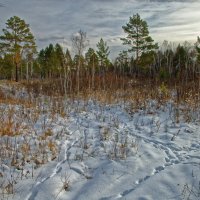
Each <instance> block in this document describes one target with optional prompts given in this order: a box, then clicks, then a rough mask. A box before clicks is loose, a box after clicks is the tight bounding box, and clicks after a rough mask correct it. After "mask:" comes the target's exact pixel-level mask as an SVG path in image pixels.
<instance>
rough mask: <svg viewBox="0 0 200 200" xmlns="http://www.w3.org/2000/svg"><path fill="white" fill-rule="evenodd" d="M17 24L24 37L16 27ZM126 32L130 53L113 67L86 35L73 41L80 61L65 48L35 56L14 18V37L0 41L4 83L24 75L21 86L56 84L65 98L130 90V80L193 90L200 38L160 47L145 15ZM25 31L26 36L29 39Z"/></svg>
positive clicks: (105, 49)
mask: <svg viewBox="0 0 200 200" xmlns="http://www.w3.org/2000/svg"><path fill="white" fill-rule="evenodd" d="M16 21H18V25H17V26H18V28H17V30H18V29H19V31H18V32H19V33H18V34H16V32H15V29H13V26H12V24H15V23H16ZM9 24H10V25H9ZM9 26H11V27H9ZM14 27H15V26H14ZM122 28H123V30H124V31H125V33H126V34H127V36H126V37H125V38H122V40H123V44H125V45H128V46H129V49H128V50H127V51H122V52H120V53H119V55H118V56H117V57H116V59H115V60H114V61H113V62H111V60H110V59H109V54H110V50H109V46H108V45H107V43H106V42H105V41H104V40H103V39H102V38H101V39H100V40H99V42H98V43H97V45H96V49H93V48H91V47H90V46H89V45H88V38H87V35H86V33H85V32H83V31H81V30H80V31H79V32H78V33H77V34H75V35H74V36H72V38H71V42H72V47H73V50H74V51H73V54H74V52H75V55H74V56H72V52H70V51H69V49H67V50H66V49H63V48H62V46H61V45H60V44H55V45H54V44H49V45H48V46H47V47H46V48H44V49H41V50H39V52H38V53H37V54H35V43H34V37H33V35H32V34H31V32H30V29H29V25H27V24H26V23H25V22H24V20H21V19H20V18H18V17H13V18H11V19H9V20H8V22H7V29H8V30H11V32H9V31H8V30H6V29H4V31H3V32H4V35H2V36H1V37H0V42H1V43H0V48H1V54H0V78H1V79H14V78H15V79H16V80H18V73H19V75H20V76H19V77H20V79H21V80H24V79H27V80H30V79H39V80H49V79H51V80H54V82H55V83H56V84H57V85H60V87H59V88H60V89H59V90H60V91H59V92H61V93H62V94H66V93H67V92H79V91H82V90H84V89H92V90H95V89H106V88H109V87H113V86H114V87H120V88H123V87H125V86H126V85H125V84H124V80H125V79H129V80H131V79H133V80H134V78H139V79H141V80H142V79H149V80H154V81H160V82H162V81H166V82H169V83H182V84H184V85H187V83H189V82H191V81H196V80H197V79H198V78H199V73H200V38H199V37H198V39H197V42H196V43H195V44H190V43H188V42H184V43H182V44H178V45H176V44H174V43H171V42H168V41H164V42H163V43H162V44H160V47H158V44H156V43H154V40H153V39H152V38H151V37H150V36H149V31H148V26H147V23H146V21H144V20H142V19H141V18H140V16H139V14H136V15H133V16H132V17H130V19H129V22H128V23H127V24H126V25H125V26H123V27H122ZM13 30H14V31H13ZM20 30H22V31H24V34H23V38H22V37H21V36H20V34H21V32H20ZM9 36H10V37H9ZM11 36H12V37H11ZM17 58H18V59H17Z"/></svg>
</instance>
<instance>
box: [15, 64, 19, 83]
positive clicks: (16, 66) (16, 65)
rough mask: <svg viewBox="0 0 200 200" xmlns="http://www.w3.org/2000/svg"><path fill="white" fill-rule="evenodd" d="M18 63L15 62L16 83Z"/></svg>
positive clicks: (16, 79)
mask: <svg viewBox="0 0 200 200" xmlns="http://www.w3.org/2000/svg"><path fill="white" fill-rule="evenodd" d="M18 80H19V78H18V63H17V62H15V81H16V82H18Z"/></svg>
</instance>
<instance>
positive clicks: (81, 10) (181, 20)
mask: <svg viewBox="0 0 200 200" xmlns="http://www.w3.org/2000/svg"><path fill="white" fill-rule="evenodd" d="M1 4H2V3H0V7H1ZM2 5H4V4H2ZM199 7H200V0H195V1H194V0H191V1H189V0H123V1H122V0H28V1H27V0H19V1H18V0H6V7H5V8H3V9H1V12H0V18H1V22H6V20H7V19H8V18H9V17H11V16H13V15H18V16H19V17H21V18H23V19H25V21H26V22H27V23H29V24H30V27H31V30H32V31H33V34H34V35H35V37H36V39H37V43H38V46H39V47H45V46H46V45H48V44H49V43H50V42H51V43H56V42H62V41H63V40H64V39H65V40H67V41H68V45H70V38H71V35H72V34H73V33H75V32H77V31H78V30H79V29H82V30H84V31H86V32H87V35H88V38H89V40H90V45H91V46H92V47H94V48H95V47H96V43H97V42H98V41H99V39H100V38H101V37H102V38H103V39H104V40H105V41H107V42H108V44H109V45H110V46H111V49H112V50H113V51H118V49H119V47H120V46H121V41H120V40H119V39H118V38H119V37H123V36H125V34H124V32H123V30H122V28H121V27H122V26H123V25H124V24H125V23H127V22H128V20H129V17H130V16H131V15H133V14H135V13H139V14H140V15H141V17H142V18H143V19H145V20H146V21H147V23H148V25H149V30H150V34H152V36H153V39H154V40H156V41H158V40H160V41H162V40H164V39H167V40H185V39H189V40H191V39H192V38H194V40H195V39H196V36H197V34H198V32H197V29H198V27H200V23H199V17H200V13H199ZM177 27H178V28H177ZM2 28H4V24H3V23H0V32H1V29H2ZM121 48H122V47H121Z"/></svg>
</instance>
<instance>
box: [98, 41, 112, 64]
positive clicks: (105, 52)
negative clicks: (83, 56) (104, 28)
mask: <svg viewBox="0 0 200 200" xmlns="http://www.w3.org/2000/svg"><path fill="white" fill-rule="evenodd" d="M97 48H98V50H97V56H98V58H99V61H100V65H101V67H106V66H107V65H108V64H109V63H110V61H109V59H108V56H109V54H110V51H109V47H108V46H107V43H106V42H104V40H103V39H102V38H101V39H100V41H99V42H98V43H97Z"/></svg>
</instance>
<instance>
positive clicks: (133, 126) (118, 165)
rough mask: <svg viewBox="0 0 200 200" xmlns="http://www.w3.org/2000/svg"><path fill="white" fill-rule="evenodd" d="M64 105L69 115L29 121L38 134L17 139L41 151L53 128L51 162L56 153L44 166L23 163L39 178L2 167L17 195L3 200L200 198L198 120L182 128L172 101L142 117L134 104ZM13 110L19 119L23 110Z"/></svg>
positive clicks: (151, 106)
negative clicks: (19, 113)
mask: <svg viewBox="0 0 200 200" xmlns="http://www.w3.org/2000/svg"><path fill="white" fill-rule="evenodd" d="M46 105H48V103H46ZM4 106H5V105H4ZM66 106H67V108H66V110H67V111H68V113H67V116H64V117H62V116H60V115H59V114H57V115H55V116H54V117H52V116H51V115H50V114H49V113H48V112H44V113H43V114H40V115H39V116H38V117H37V119H36V120H35V121H34V122H35V123H33V120H31V119H30V120H28V119H27V120H26V121H24V122H23V123H24V125H27V124H28V125H29V128H30V127H32V129H31V130H29V134H27V132H26V131H27V130H26V131H25V129H23V128H22V131H24V132H26V133H24V136H23V135H22V136H20V135H18V136H16V139H17V143H18V145H19V146H20V144H21V143H23V142H24V141H25V139H24V138H25V137H26V140H29V141H30V144H31V147H30V148H31V150H32V151H33V152H37V148H39V147H41V144H40V145H39V139H38V138H39V137H41V136H42V134H43V132H44V131H47V130H48V129H51V131H52V133H51V134H50V135H49V136H47V137H46V140H47V143H48V142H49V141H53V142H54V143H55V145H56V147H55V148H57V150H56V152H57V156H56V158H55V159H50V158H51V156H52V155H53V153H52V152H51V151H50V150H47V149H44V150H46V151H47V158H45V160H46V161H45V162H44V163H43V164H39V165H38V166H37V165H36V164H34V163H31V162H29V163H28V162H27V163H25V165H24V167H23V168H24V172H23V173H25V171H26V170H27V171H29V172H30V171H31V167H32V165H34V167H35V168H34V172H33V173H34V175H33V177H32V176H31V175H30V174H29V175H27V176H23V177H22V178H20V174H21V171H20V170H16V169H15V168H14V167H10V165H9V162H8V160H7V161H5V160H4V162H3V161H1V162H2V163H1V164H0V173H1V174H3V177H1V176H0V184H1V183H4V182H6V181H7V180H10V179H11V178H12V177H11V176H10V175H11V174H12V175H13V176H14V177H15V180H16V184H15V185H14V194H4V196H3V195H1V196H0V199H7V198H8V199H16V200H21V199H25V200H45V199H48V200H51V199H59V200H88V199H90V200H114V199H126V200H155V199H187V198H188V197H189V198H188V199H200V188H199V187H200V182H199V181H200V126H199V121H198V118H195V117H194V118H192V121H190V122H186V121H185V120H184V118H183V116H180V119H179V122H177V121H176V109H175V105H174V104H173V103H171V102H168V103H167V104H166V105H162V106H160V107H159V108H158V106H157V103H156V102H153V101H152V102H149V104H148V107H147V108H146V109H141V110H138V111H137V112H134V111H132V110H131V108H130V105H129V104H128V103H127V104H124V103H122V104H120V103H119V104H113V105H105V104H101V103H100V102H96V101H92V100H90V101H88V102H83V101H79V102H78V101H75V102H72V101H69V102H67V103H66ZM14 109H15V112H16V113H15V119H16V120H17V119H18V117H19V115H18V114H17V112H18V111H19V110H20V106H14ZM17 110H18V111H17ZM192 114H193V116H195V113H192ZM32 117H33V118H34V113H32ZM44 121H45V128H44V127H43V125H44ZM4 139H6V136H3V137H1V139H0V140H1V145H2V144H3V141H4ZM11 140H13V141H14V138H12V139H11ZM42 141H43V140H41V141H40V143H42ZM43 142H44V141H43ZM45 148H46V147H45ZM45 155H46V154H45ZM37 156H38V157H37V158H38V160H41V159H42V155H37ZM19 157H22V155H19ZM0 188H1V187H0Z"/></svg>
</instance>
